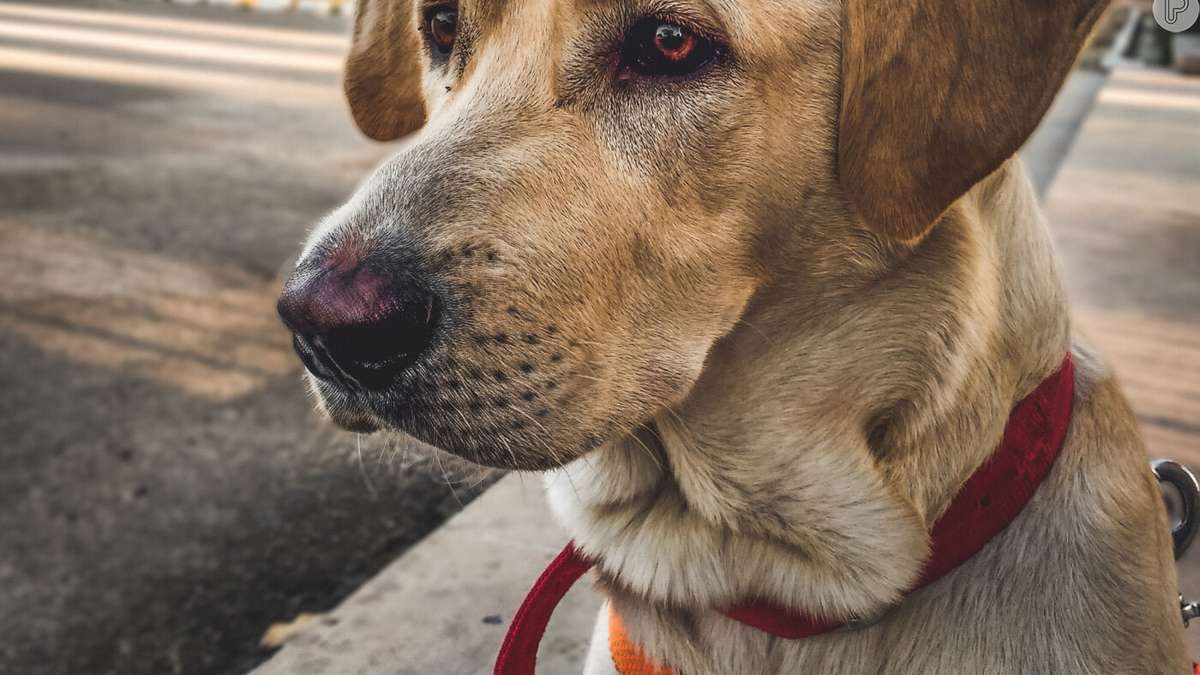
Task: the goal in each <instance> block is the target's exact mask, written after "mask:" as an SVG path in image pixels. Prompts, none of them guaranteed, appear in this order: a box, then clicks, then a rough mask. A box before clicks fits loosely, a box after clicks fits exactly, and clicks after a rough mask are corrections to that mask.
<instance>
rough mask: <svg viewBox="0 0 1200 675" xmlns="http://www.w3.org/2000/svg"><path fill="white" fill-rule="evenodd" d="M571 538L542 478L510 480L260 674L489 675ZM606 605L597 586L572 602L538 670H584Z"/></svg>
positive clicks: (580, 590) (311, 628) (303, 633)
mask: <svg viewBox="0 0 1200 675" xmlns="http://www.w3.org/2000/svg"><path fill="white" fill-rule="evenodd" d="M566 541H567V537H566V535H565V534H563V532H562V530H561V529H560V528H559V527H558V526H556V525H555V524H554V523H553V522H552V520H551V518H550V513H549V508H548V507H547V506H546V504H545V498H544V496H543V490H542V484H541V480H540V478H538V477H535V476H528V475H519V474H512V475H509V476H507V477H505V478H503V479H502V480H500V481H499V482H498V483H497V484H496V485H495V486H493V487H492V488H491V489H490V490H488V491H487V492H486V493H485V494H484V495H483V496H481V497H479V498H478V499H477V500H475V501H474V502H472V503H471V504H470V505H469V506H468V507H467V508H466V509H464V510H463V511H462V512H461V513H460V514H458V515H457V516H455V517H454V518H453V519H451V520H450V521H449V522H447V523H446V524H445V525H444V526H442V528H441V529H439V530H438V531H436V532H434V533H433V534H432V535H430V536H429V537H428V538H427V539H425V540H424V541H422V542H421V543H420V544H418V545H416V546H414V547H413V548H412V549H410V551H409V552H408V553H407V554H405V555H404V556H402V557H401V558H400V559H398V560H397V561H396V562H394V563H392V565H390V566H389V567H388V568H387V569H385V570H384V571H383V572H381V573H380V574H379V575H378V576H376V577H375V578H374V579H372V580H371V581H369V582H367V584H366V585H365V586H363V587H362V588H361V589H359V590H358V591H357V592H355V593H354V595H352V596H350V597H349V598H348V599H347V600H346V601H345V602H343V603H342V605H341V606H340V607H338V608H337V609H336V610H334V611H333V612H330V613H329V614H326V615H324V616H321V617H318V618H316V619H314V620H312V621H309V622H308V623H307V624H305V626H304V627H303V628H301V629H300V630H298V631H297V632H296V633H295V634H294V635H293V636H292V638H291V639H290V640H288V641H287V643H286V644H285V645H284V647H283V649H281V650H280V652H279V653H278V654H276V655H275V656H274V657H273V658H272V659H271V660H270V661H268V662H267V663H266V664H264V665H262V666H261V667H259V668H258V669H257V670H255V671H254V675H384V674H387V675H410V674H411V675H430V674H432V673H453V674H454V675H471V674H473V673H490V672H492V665H493V660H494V659H495V656H496V653H497V651H498V650H499V648H500V642H501V640H502V639H503V638H504V632H505V631H506V630H507V628H508V623H509V621H510V620H511V619H512V615H513V612H514V611H515V610H516V609H517V607H518V606H519V605H520V603H521V599H522V598H523V597H524V595H525V592H526V591H527V590H528V589H529V587H530V586H531V585H532V584H533V582H534V580H535V579H536V578H537V576H538V574H540V573H541V571H542V569H543V568H544V567H545V566H546V564H547V563H549V562H550V560H551V559H552V558H553V557H554V556H555V555H556V554H557V553H558V551H559V550H560V549H561V548H562V546H563V545H564V544H565V543H566ZM600 602H601V600H600V597H599V596H598V595H597V594H596V593H595V592H594V591H593V590H592V589H591V587H590V585H589V584H584V583H581V584H579V585H578V586H576V588H574V589H573V590H572V591H571V592H570V593H569V594H568V595H567V597H566V599H565V600H564V601H563V603H562V605H560V606H559V608H558V610H557V612H556V613H555V615H554V619H553V621H551V624H550V629H549V630H548V631H547V632H546V637H545V639H544V640H543V641H542V651H541V655H540V658H539V668H540V671H541V672H544V673H572V672H574V673H577V672H580V671H581V670H582V667H583V661H584V657H585V656H586V653H587V643H588V639H589V638H590V636H591V628H592V623H593V621H594V619H595V615H596V612H597V611H598V609H599V607H600Z"/></svg>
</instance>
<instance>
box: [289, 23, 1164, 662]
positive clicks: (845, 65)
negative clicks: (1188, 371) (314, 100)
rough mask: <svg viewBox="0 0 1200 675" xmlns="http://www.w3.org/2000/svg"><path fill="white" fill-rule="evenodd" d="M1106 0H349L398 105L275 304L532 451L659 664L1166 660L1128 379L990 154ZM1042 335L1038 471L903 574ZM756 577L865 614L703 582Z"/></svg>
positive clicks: (447, 419)
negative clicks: (1029, 491)
mask: <svg viewBox="0 0 1200 675" xmlns="http://www.w3.org/2000/svg"><path fill="white" fill-rule="evenodd" d="M1103 4H1104V3H1103V2H1102V1H1097V0H1038V1H1036V2H1034V1H1030V0H993V1H990V2H989V1H985V0H963V1H962V2H948V1H944V2H926V3H920V2H916V1H915V0H848V2H846V1H845V0H804V1H802V0H460V4H459V5H453V4H443V3H437V2H435V3H432V4H429V5H421V4H419V3H418V4H416V5H414V4H412V3H410V2H409V0H363V2H361V3H360V9H359V13H358V16H357V20H356V22H355V30H354V41H353V46H352V49H351V53H350V57H349V62H348V67H347V73H346V91H347V94H348V96H349V99H350V103H351V107H352V110H353V112H354V115H355V119H356V120H357V121H358V123H359V125H360V127H361V128H362V129H363V130H364V131H365V132H366V133H367V134H368V135H370V136H372V137H374V138H378V139H382V140H390V139H395V138H399V137H401V136H404V135H406V134H412V135H411V136H410V138H409V140H408V141H407V143H406V144H405V145H404V146H402V147H401V148H399V150H398V153H397V154H396V156H395V157H394V158H393V159H391V160H390V161H388V162H387V163H385V164H384V165H383V166H382V167H380V168H379V170H378V171H376V172H375V174H374V175H373V176H372V177H371V178H370V179H369V180H368V181H367V182H366V183H365V184H364V185H363V186H362V188H361V189H360V190H359V192H358V193H357V195H356V196H355V197H354V198H353V199H352V200H351V201H350V202H349V203H348V204H347V205H346V206H345V207H343V208H342V209H340V210H339V211H337V212H336V213H334V214H333V215H332V216H330V217H329V218H328V219H327V220H326V221H325V222H324V223H323V224H322V225H321V226H320V227H319V228H318V229H317V231H316V232H315V233H314V234H313V236H312V238H311V240H310V243H309V246H308V248H307V250H306V251H305V255H304V256H303V258H302V260H301V263H300V265H299V268H298V271H297V274H296V275H295V276H294V277H293V279H292V280H291V281H290V282H289V284H288V286H287V288H286V289H285V292H284V295H283V298H282V299H281V302H280V310H281V313H282V314H283V316H284V318H285V321H287V323H288V324H289V325H290V326H291V327H292V328H293V330H295V332H296V333H297V347H298V350H299V351H300V353H301V356H302V357H303V358H304V360H305V363H306V364H307V365H308V367H309V369H310V371H312V373H313V375H314V377H313V379H312V381H313V384H314V387H315V389H316V391H317V392H318V393H319V395H320V399H321V401H322V402H323V404H324V406H325V408H326V409H327V410H328V412H329V414H330V415H331V416H332V417H333V419H334V420H336V421H338V422H339V423H341V424H343V425H344V426H347V427H349V428H353V429H360V430H369V429H376V428H388V429H399V430H403V431H406V432H408V433H411V434H413V435H415V436H417V437H418V438H421V439H423V440H425V441H428V442H430V443H432V444H435V445H438V446H440V447H443V448H445V449H447V450H449V451H451V452H454V453H455V454H458V455H461V456H463V457H465V458H467V459H470V460H472V461H475V462H479V463H483V464H488V465H492V466H500V467H506V468H512V469H538V470H543V469H555V471H554V472H552V473H551V474H549V478H548V484H549V490H550V495H551V503H552V506H553V508H554V510H555V512H556V513H557V514H558V516H559V517H560V519H561V520H562V522H563V523H564V524H565V525H566V527H567V529H568V530H569V531H570V533H571V534H572V535H573V536H574V537H575V538H576V539H577V541H578V542H579V544H580V545H581V546H582V547H583V548H584V549H585V550H586V551H588V552H589V553H593V554H596V555H598V556H599V557H600V558H601V562H600V567H599V570H600V577H601V582H602V585H603V587H604V589H605V590H606V592H607V593H608V594H609V597H610V598H611V600H612V602H613V603H615V606H616V607H617V608H618V609H619V611H620V614H621V616H622V617H623V619H624V622H625V625H626V627H627V629H628V631H629V633H630V635H631V636H633V638H634V639H635V640H636V641H637V642H638V643H640V644H641V645H642V646H643V647H644V648H645V650H646V651H647V653H648V655H649V656H651V657H652V658H654V659H657V660H659V661H661V662H664V663H667V664H670V665H671V666H673V667H674V668H676V669H677V670H678V671H679V672H682V673H690V674H700V673H795V672H804V673H846V674H854V675H860V674H862V673H887V674H888V675H905V674H918V673H920V674H929V673H954V674H959V673H1097V674H1100V673H1104V674H1105V675H1111V674H1113V673H1121V674H1127V673H1156V674H1157V673H1184V672H1188V663H1187V661H1188V659H1187V656H1186V654H1185V649H1184V644H1183V638H1182V631H1181V627H1180V616H1179V609H1178V604H1177V602H1176V599H1175V593H1176V581H1175V571H1174V567H1173V563H1172V557H1171V541H1170V536H1169V532H1168V528H1167V523H1166V518H1165V514H1164V509H1163V506H1162V503H1161V499H1160V496H1159V493H1158V490H1157V488H1156V485H1155V482H1154V480H1153V478H1152V476H1151V474H1150V472H1149V471H1148V468H1147V465H1146V457H1145V455H1144V449H1143V446H1142V443H1141V441H1140V440H1139V437H1138V432H1137V430H1136V428H1135V422H1134V418H1133V415H1132V414H1131V412H1130V410H1129V408H1128V406H1127V404H1126V403H1125V400H1124V398H1123V397H1122V395H1121V393H1120V392H1119V390H1118V388H1117V386H1116V384H1115V383H1114V381H1113V378H1112V376H1111V374H1110V373H1109V372H1107V371H1106V369H1105V367H1104V366H1103V365H1102V363H1101V362H1100V361H1099V359H1098V358H1097V357H1095V356H1094V355H1092V354H1091V353H1089V352H1088V351H1087V350H1086V349H1085V348H1083V347H1081V346H1079V345H1078V343H1076V342H1075V341H1073V339H1072V336H1071V333H1070V328H1069V325H1068V318H1067V308H1066V303H1065V298H1064V296H1063V291H1062V287H1061V284H1060V281H1059V273H1058V270H1057V267H1056V263H1055V258H1054V254H1053V252H1052V250H1051V245H1050V241H1049V236H1048V233H1047V231H1046V227H1045V226H1044V224H1043V222H1042V219H1041V216H1040V214H1039V212H1038V208H1037V205H1036V202H1035V198H1034V195H1033V192H1032V190H1031V188H1030V186H1029V183H1028V181H1027V179H1026V178H1025V176H1024V174H1023V172H1022V170H1021V168H1020V166H1019V164H1018V163H1017V161H1016V160H1014V159H1011V157H1012V156H1013V153H1014V152H1015V151H1016V149H1017V148H1018V147H1019V145H1020V144H1021V143H1022V142H1023V140H1024V139H1025V138H1026V136H1027V135H1028V134H1029V133H1030V132H1031V131H1032V130H1033V128H1034V127H1035V126H1036V124H1037V122H1038V120H1039V119H1040V117H1041V116H1042V115H1043V113H1044V112H1045V110H1046V108H1047V106H1048V105H1049V102H1050V101H1051V99H1052V97H1053V95H1054V94H1055V92H1056V90H1057V88H1058V86H1059V85H1060V84H1061V82H1062V80H1063V78H1064V76H1065V74H1066V73H1067V72H1068V70H1069V69H1070V67H1071V64H1072V60H1073V58H1074V56H1075V54H1076V52H1077V50H1078V49H1079V48H1080V45H1081V44H1082V42H1083V40H1084V39H1085V37H1086V35H1087V33H1088V31H1089V29H1090V27H1091V25H1092V24H1093V22H1094V21H1095V19H1096V18H1097V16H1098V15H1099V13H1100V12H1101V10H1102V8H1103ZM1068 351H1072V352H1073V353H1074V356H1075V361H1076V369H1077V375H1076V403H1075V411H1074V418H1073V423H1072V428H1071V432H1070V435H1069V437H1068V440H1067V444H1066V446H1065V448H1064V450H1063V454H1062V455H1061V456H1060V457H1059V459H1058V462H1057V464H1056V465H1055V468H1054V470H1053V472H1052V473H1051V475H1050V477H1049V478H1048V479H1047V480H1046V482H1045V483H1043V484H1042V485H1041V487H1040V488H1039V490H1038V492H1037V494H1036V495H1035V497H1034V499H1033V501H1032V502H1031V503H1030V504H1029V506H1028V507H1027V508H1026V509H1025V511H1024V512H1023V513H1022V514H1021V515H1020V516H1019V518H1018V520H1017V521H1016V522H1015V523H1013V525H1012V526H1010V527H1009V528H1008V529H1007V530H1006V531H1005V532H1004V533H1003V534H1002V535H1001V536H999V537H998V538H996V539H995V540H993V541H992V542H991V543H990V544H989V545H988V546H987V547H986V548H984V549H983V550H982V551H981V552H980V553H979V554H977V555H976V556H975V557H974V558H972V559H971V560H970V561H969V562H967V563H966V564H965V565H963V566H962V567H960V568H958V569H957V570H956V571H954V572H953V573H951V574H950V575H949V576H947V577H945V578H943V579H941V580H940V581H938V582H937V583H935V584H933V585H931V586H929V587H927V588H925V589H924V590H921V591H918V592H915V593H911V594H908V595H905V593H906V591H907V589H909V588H910V587H911V585H912V583H913V581H914V580H915V578H916V576H917V574H918V572H919V570H920V567H921V564H922V561H923V560H924V559H925V557H926V556H927V555H928V552H929V537H928V532H929V527H930V525H931V523H933V522H934V520H935V519H936V518H937V517H938V515H939V514H940V513H941V512H942V510H943V509H944V508H945V507H946V506H947V504H948V502H949V501H950V499H951V498H952V497H953V496H954V494H955V493H956V491H957V490H958V489H959V487H960V486H961V485H962V483H963V481H964V480H965V479H966V477H967V476H968V475H970V474H971V473H972V472H973V471H974V470H975V469H976V468H977V467H978V466H979V465H980V464H981V463H982V462H983V461H984V459H985V458H986V457H988V455H989V454H990V453H991V451H992V450H993V448H994V447H995V446H996V444H997V442H998V440H999V438H1000V434H1001V431H1002V429H1003V427H1004V425H1005V422H1006V419H1007V417H1008V415H1009V411H1010V410H1011V408H1012V406H1013V405H1014V403H1015V402H1016V401H1018V400H1019V399H1021V398H1022V397H1024V396H1025V395H1026V394H1028V393H1029V392H1030V391H1031V390H1032V389H1033V388H1034V387H1035V386H1037V384H1038V383H1039V382H1040V381H1041V380H1042V379H1043V378H1045V377H1046V376H1047V375H1048V374H1050V373H1051V372H1052V371H1054V370H1055V369H1056V368H1057V367H1058V365H1059V363H1060V362H1061V360H1062V358H1063V356H1064V354H1065V353H1067V352H1068ZM753 596H763V597H769V598H772V599H773V600H774V601H776V602H778V603H781V604H784V605H787V606H795V607H801V608H806V609H809V610H815V611H819V612H822V613H825V614H829V615H832V616H841V617H849V616H880V617H881V618H880V619H879V620H878V621H877V622H875V623H873V624H872V625H869V626H866V627H864V628H861V629H859V630H854V631H841V632H836V633H830V634H827V635H823V636H819V637H814V638H809V639H804V640H795V641H788V640H780V639H776V638H772V637H769V636H767V635H766V634H764V633H761V632H758V631H756V630H755V629H752V628H748V627H746V626H744V625H741V624H738V623H735V622H733V621H730V620H729V619H726V618H725V617H724V616H723V615H721V614H719V613H718V612H716V611H715V610H714V608H716V607H720V606H723V605H728V604H729V603H731V602H735V601H737V600H739V599H744V598H747V597H753ZM604 625H605V622H604V621H601V622H600V625H599V627H598V629H597V641H596V644H595V645H594V647H593V653H592V655H591V657H590V659H589V669H590V671H589V672H595V673H601V672H611V671H612V668H613V666H612V663H611V661H610V660H609V659H608V657H607V654H606V652H605V650H606V648H607V647H606V642H605V628H604Z"/></svg>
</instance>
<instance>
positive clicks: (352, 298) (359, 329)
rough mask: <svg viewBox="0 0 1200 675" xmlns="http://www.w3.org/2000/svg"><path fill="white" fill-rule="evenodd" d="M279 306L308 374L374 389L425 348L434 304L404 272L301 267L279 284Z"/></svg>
mask: <svg viewBox="0 0 1200 675" xmlns="http://www.w3.org/2000/svg"><path fill="white" fill-rule="evenodd" d="M278 310H279V316H280V318H282V319H283V322H284V324H285V325H287V327H288V328H289V329H291V331H292V333H293V340H292V343H293V345H294V346H295V348H296V352H297V353H298V354H299V355H300V359H301V360H302V361H303V362H304V366H305V367H306V368H307V369H308V370H309V372H311V373H312V374H313V375H315V376H316V377H317V378H319V379H322V380H327V381H336V382H338V383H340V384H343V385H346V386H350V387H361V388H363V389H367V390H372V391H378V390H383V389H386V388H388V387H389V386H390V385H391V384H392V383H393V382H395V381H396V379H397V377H399V375H400V374H401V373H402V372H403V371H404V370H405V369H407V368H408V367H409V366H411V365H412V364H413V363H415V362H416V361H417V359H418V358H419V357H420V355H421V354H422V352H424V351H425V349H426V348H427V347H428V346H429V343H430V342H431V340H432V338H433V333H434V329H435V327H436V324H437V318H438V312H439V305H438V301H437V296H436V295H435V294H433V293H431V292H430V291H428V290H426V289H424V288H422V287H421V286H420V284H419V283H418V282H417V280H416V276H415V275H413V274H411V273H409V272H407V271H405V270H400V271H399V273H380V272H378V271H376V270H373V269H372V268H371V266H370V265H368V264H363V263H359V264H356V265H353V266H349V267H348V266H346V265H344V264H342V265H332V266H331V265H327V264H316V265H312V264H305V265H303V266H301V268H300V269H298V270H297V271H296V273H295V274H293V275H292V277H291V278H290V279H289V280H288V282H287V284H285V286H284V289H283V293H282V295H281V296H280V298H279V303H278Z"/></svg>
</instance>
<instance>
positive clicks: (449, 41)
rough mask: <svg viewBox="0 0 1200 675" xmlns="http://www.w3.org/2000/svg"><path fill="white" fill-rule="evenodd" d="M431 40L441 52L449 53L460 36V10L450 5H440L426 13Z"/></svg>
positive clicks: (426, 22) (426, 23) (426, 25)
mask: <svg viewBox="0 0 1200 675" xmlns="http://www.w3.org/2000/svg"><path fill="white" fill-rule="evenodd" d="M425 28H426V30H427V31H428V33H429V41H430V42H431V43H432V44H433V47H434V49H436V50H437V51H438V52H439V53H441V54H449V53H450V50H451V49H453V48H454V38H455V37H457V36H458V12H457V11H456V10H455V9H454V8H453V7H451V6H450V5H438V6H436V7H432V8H430V9H429V11H428V12H426V13H425Z"/></svg>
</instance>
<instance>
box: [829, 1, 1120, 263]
mask: <svg viewBox="0 0 1200 675" xmlns="http://www.w3.org/2000/svg"><path fill="white" fill-rule="evenodd" d="M1107 4H1108V0H847V4H846V17H845V23H844V24H843V31H844V33H843V36H842V39H843V42H842V45H843V46H842V103H841V120H840V125H839V126H840V128H839V133H838V172H839V176H840V180H841V183H842V186H843V188H844V190H845V193H846V196H847V199H848V200H849V201H850V205H851V207H852V208H853V209H854V211H855V212H856V213H857V215H858V216H859V217H861V218H862V219H863V220H864V221H865V223H866V224H867V225H868V226H869V227H871V228H873V229H875V230H876V231H878V232H881V233H884V234H887V235H888V236H891V237H894V238H897V239H902V240H914V239H917V238H919V237H920V236H921V235H922V234H924V233H925V232H926V231H927V230H928V229H929V227H930V226H931V225H932V224H933V223H934V222H935V221H937V219H938V218H939V217H940V216H941V214H942V213H943V212H944V211H945V210H946V208H947V207H948V206H950V204H951V203H952V202H954V201H955V200H956V199H958V198H959V197H961V196H962V195H963V193H965V192H966V191H967V190H969V189H970V188H971V186H973V185H974V184H975V183H977V182H978V181H979V180H981V179H983V178H984V177H986V176H987V175H988V174H990V173H991V172H992V171H994V170H995V169H996V168H998V167H999V166H1000V164H1002V163H1003V162H1004V161H1005V160H1006V159H1008V158H1009V157H1010V156H1012V155H1013V153H1015V152H1016V151H1017V149H1018V148H1019V147H1020V146H1021V143H1023V142H1024V141H1025V139H1026V138H1027V137H1028V136H1029V134H1030V133H1032V132H1033V130H1034V128H1035V127H1036V126H1037V124H1038V121H1039V120H1040V119H1041V118H1042V115H1043V114H1044V113H1045V112H1046V109H1047V108H1048V107H1049V106H1050V102H1051V101H1052V100H1053V98H1054V95H1055V93H1056V92H1057V91H1058V88H1059V86H1060V85H1061V84H1062V81H1063V79H1064V78H1065V77H1066V75H1067V73H1068V72H1070V69H1071V66H1072V64H1073V62H1074V60H1075V56H1076V54H1077V53H1078V52H1079V50H1080V48H1081V47H1082V45H1083V42H1084V40H1085V39H1086V38H1087V36H1088V33H1089V31H1090V30H1091V27H1092V24H1093V23H1095V21H1096V19H1097V18H1098V17H1099V16H1100V14H1101V12H1102V11H1103V10H1104V7H1105V6H1106V5H1107Z"/></svg>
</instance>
